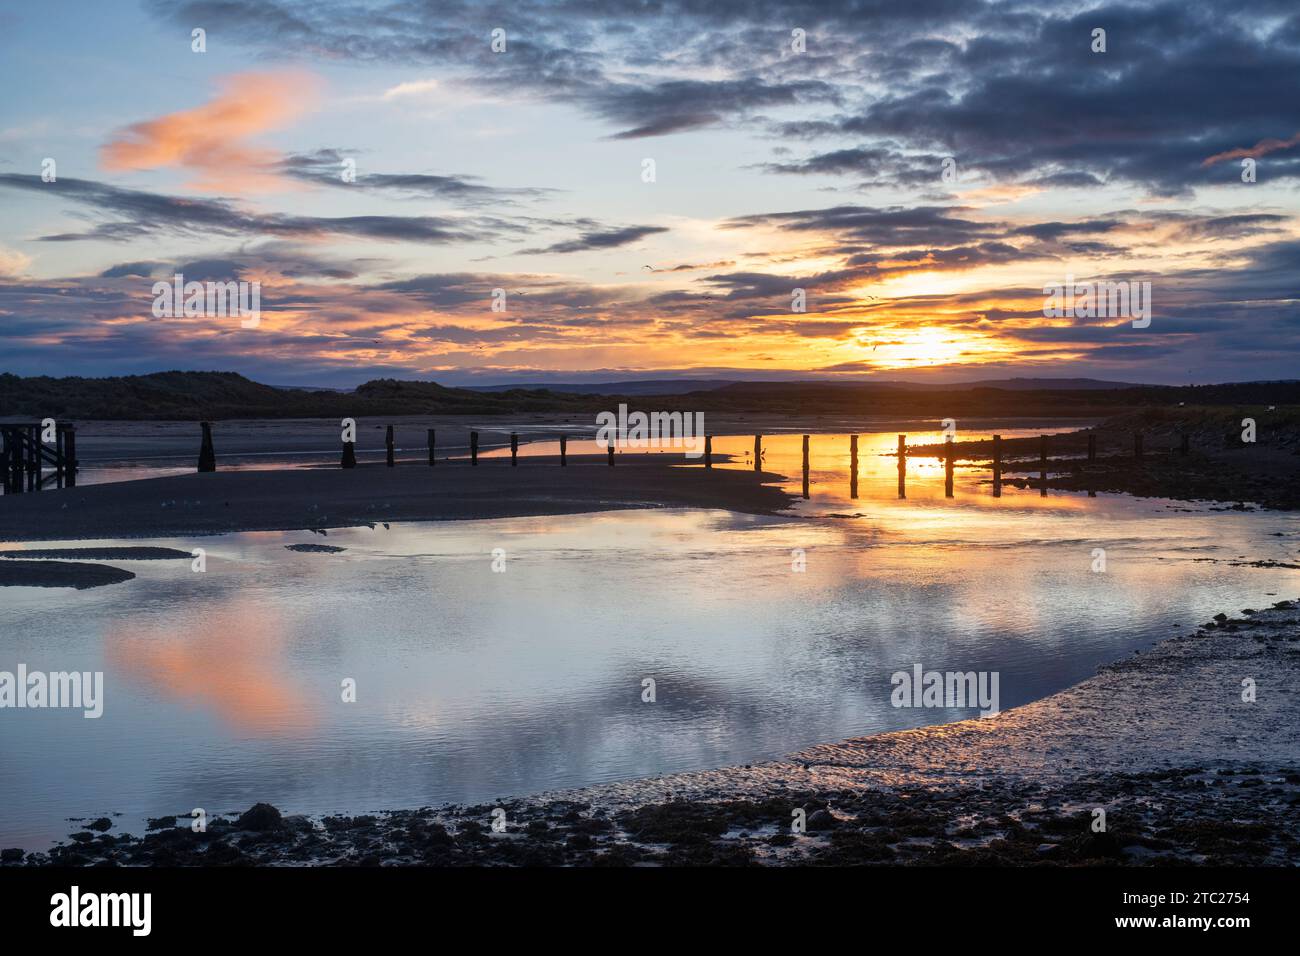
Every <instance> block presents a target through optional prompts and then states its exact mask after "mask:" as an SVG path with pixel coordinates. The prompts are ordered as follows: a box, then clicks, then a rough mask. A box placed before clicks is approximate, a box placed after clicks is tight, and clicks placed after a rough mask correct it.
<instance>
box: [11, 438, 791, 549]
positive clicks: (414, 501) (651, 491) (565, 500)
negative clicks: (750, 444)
mask: <svg viewBox="0 0 1300 956" xmlns="http://www.w3.org/2000/svg"><path fill="white" fill-rule="evenodd" d="M715 460H719V461H720V460H722V456H715ZM681 462H682V459H681V457H680V456H671V457H670V456H668V455H632V454H629V455H619V456H618V464H617V465H616V466H615V467H613V468H611V467H609V466H608V465H607V464H606V462H605V459H604V458H603V457H593V456H575V455H570V456H569V465H568V466H567V467H563V468H562V467H560V465H559V461H558V459H557V458H550V457H543V456H539V457H532V458H526V459H525V458H520V461H519V465H518V467H511V465H510V461H509V459H506V458H494V459H484V460H482V461H480V462H479V464H478V466H477V467H471V466H470V465H469V463H468V462H465V461H455V462H442V461H440V462H439V463H438V464H437V466H435V467H433V468H430V467H429V466H428V465H427V464H425V465H423V466H420V465H415V464H406V465H402V466H399V467H396V468H386V467H384V466H383V465H371V464H363V465H359V466H358V467H356V468H354V469H342V468H339V467H337V466H335V467H331V468H295V469H286V470H282V471H225V472H223V471H217V472H213V473H207V474H199V473H194V474H188V475H177V476H174V477H170V478H148V479H143V480H140V481H129V482H115V483H110V484H102V485H89V486H79V487H76V488H64V489H61V490H58V491H44V492H40V493H36V494H22V495H4V496H0V541H10V542H16V541H34V540H39V541H65V540H73V539H85V538H157V537H177V536H184V535H206V534H221V533H224V532H231V531H292V530H302V529H319V530H326V531H327V530H328V529H329V528H339V527H355V526H358V525H363V524H372V523H377V522H384V521H443V520H453V519H455V520H464V519H472V518H510V517H527V516H535V515H552V514H578V513H582V512H595V511H614V510H619V509H627V508H667V507H675V508H682V507H685V508H723V509H727V510H730V511H737V512H742V513H746V514H773V513H776V512H778V511H780V510H782V509H783V508H786V507H788V506H789V504H790V502H791V501H792V500H793V499H791V497H790V496H789V495H788V494H786V493H785V492H784V491H782V490H780V489H779V488H777V487H775V485H773V484H772V483H773V482H776V481H778V480H779V476H777V475H773V474H769V473H763V474H758V473H755V472H750V471H743V470H739V469H721V468H714V469H711V470H706V469H705V468H704V467H703V465H702V464H699V463H695V464H691V465H686V466H681Z"/></svg>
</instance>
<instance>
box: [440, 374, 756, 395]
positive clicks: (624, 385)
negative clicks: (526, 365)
mask: <svg viewBox="0 0 1300 956" xmlns="http://www.w3.org/2000/svg"><path fill="white" fill-rule="evenodd" d="M735 384H737V380H736V379H727V378H717V379H709V378H651V379H640V380H634V381H628V382H554V383H549V384H531V385H523V384H520V385H466V386H464V387H465V388H467V389H469V390H470V391H471V392H508V391H511V390H513V389H520V388H522V389H531V390H535V391H548V392H562V393H564V394H567V395H682V394H684V393H686V392H707V391H710V390H712V389H715V388H724V387H725V386H727V385H735Z"/></svg>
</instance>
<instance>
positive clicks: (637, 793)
mask: <svg viewBox="0 0 1300 956" xmlns="http://www.w3.org/2000/svg"><path fill="white" fill-rule="evenodd" d="M1247 677H1249V678H1250V679H1252V680H1254V681H1255V682H1256V696H1255V699H1254V700H1253V701H1246V700H1244V699H1243V690H1242V681H1243V680H1244V679H1245V678H1247ZM1297 679H1300V601H1291V600H1287V601H1279V602H1277V603H1276V604H1275V605H1274V606H1273V607H1272V608H1269V609H1267V610H1262V611H1253V610H1249V609H1248V611H1244V612H1242V616H1241V617H1238V618H1229V617H1228V616H1227V615H1224V614H1220V615H1217V616H1216V619H1215V620H1214V621H1211V622H1208V623H1207V624H1205V625H1202V626H1201V627H1200V628H1198V629H1197V630H1196V632H1195V633H1194V634H1190V635H1181V636H1177V637H1172V638H1169V639H1167V640H1165V641H1162V642H1160V643H1159V644H1157V645H1155V646H1154V647H1152V648H1151V649H1149V650H1147V651H1144V652H1140V653H1136V654H1134V655H1133V656H1131V657H1128V658H1125V659H1122V660H1120V661H1116V662H1114V663H1111V664H1107V665H1104V666H1102V667H1101V668H1099V670H1098V673H1097V675H1096V676H1094V677H1091V678H1088V679H1087V680H1084V681H1082V682H1080V683H1078V684H1075V685H1073V686H1072V687H1069V688H1067V689H1065V690H1063V691H1060V692H1058V693H1056V694H1053V695H1051V696H1049V697H1046V698H1043V699H1041V700H1038V701H1035V702H1032V703H1029V704H1025V705H1023V706H1021V707H1017V708H1013V709H1011V710H1008V711H1003V712H1001V713H999V714H996V715H994V716H991V717H988V718H974V719H970V720H964V721H959V722H956V723H948V724H938V725H933V726H928V727H921V728H916V729H912V730H903V731H893V732H889V733H884V734H877V735H873V736H869V737H860V738H851V739H849V740H845V741H841V742H840V743H835V744H823V745H818V746H814V747H810V748H807V749H805V750H802V751H799V752H797V753H794V754H791V755H789V756H787V757H784V758H779V759H777V760H772V761H766V762H763V763H759V764H752V765H747V766H736V767H727V768H721V769H717V770H705V771H694V772H688V773H679V774H672V775H668V776H662V777H652V778H645V779H640V780H632V781H625V782H621V783H614V784H605V785H599V786H594V787H587V788H583V789H578V790H566V791H555V792H547V793H541V794H535V795H533V796H529V797H525V798H520V799H511V800H506V801H503V802H501V803H500V804H499V805H489V804H481V805H475V806H460V805H451V806H443V807H437V808H433V807H424V808H420V809H416V810H396V811H391V812H386V813H381V814H366V815H360V816H355V817H346V816H327V817H323V818H320V819H310V818H308V817H305V816H282V815H281V813H280V811H279V810H277V809H276V808H274V807H271V806H269V805H266V804H257V805H255V806H254V807H252V808H251V809H250V810H248V811H247V812H245V813H244V814H242V815H241V816H240V817H239V818H238V819H234V818H227V819H216V818H214V819H212V820H210V822H209V826H208V829H207V831H206V832H204V833H193V832H192V831H191V830H190V828H189V825H188V824H189V818H188V817H179V818H178V817H163V818H160V819H157V820H153V821H151V828H150V832H149V833H148V834H146V835H145V836H144V837H135V836H130V835H121V836H118V835H114V834H112V833H111V832H109V831H110V830H111V825H112V824H111V820H109V819H108V818H102V819H100V820H96V821H94V822H93V823H91V824H88V828H87V829H86V830H83V831H80V832H78V833H75V834H73V835H72V837H71V842H70V843H66V844H60V845H57V846H55V847H54V848H52V849H51V850H50V851H49V852H47V853H40V852H36V853H29V854H27V855H26V856H25V857H24V856H22V855H21V854H19V853H18V851H14V850H10V851H7V852H5V854H4V858H5V862H7V863H9V864H11V865H23V864H25V865H33V866H47V865H56V866H90V865H131V866H140V865H181V866H210V865H357V866H370V865H437V866H445V865H525V866H600V865H698V864H706V865H748V864H763V865H778V866H779V865H861V864H871V865H1103V864H1104V865H1136V866H1141V865H1175V864H1181V865H1187V864H1194V865H1195V864H1219V865H1229V866H1234V865H1236V866H1241V865H1274V866H1284V865H1286V866H1294V865H1297V864H1300V827H1297V823H1296V822H1297V819H1300V740H1298V739H1297V735H1296V734H1295V733H1294V727H1295V726H1296V725H1297V723H1298V722H1300V696H1298V695H1295V694H1294V693H1292V692H1291V691H1290V688H1291V687H1293V686H1294V685H1295V683H1296V681H1297ZM497 806H499V807H500V808H501V809H503V810H504V811H505V814H506V829H505V831H504V832H493V830H492V820H493V816H492V814H493V810H494V809H496V807H497ZM796 810H803V811H804V812H805V814H806V819H807V832H806V833H803V834H799V835H794V834H792V833H791V828H790V821H791V819H792V814H793V813H794V812H795V811H796ZM1098 810H1102V811H1105V814H1106V822H1107V826H1106V829H1105V830H1104V831H1097V830H1096V829H1095V821H1096V819H1097V811H1098ZM92 831H97V832H92ZM16 854H18V855H16Z"/></svg>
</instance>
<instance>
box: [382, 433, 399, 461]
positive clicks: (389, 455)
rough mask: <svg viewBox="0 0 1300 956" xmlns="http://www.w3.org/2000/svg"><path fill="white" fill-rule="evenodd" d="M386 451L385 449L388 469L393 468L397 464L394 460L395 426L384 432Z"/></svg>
mask: <svg viewBox="0 0 1300 956" xmlns="http://www.w3.org/2000/svg"><path fill="white" fill-rule="evenodd" d="M384 449H385V456H386V458H385V460H386V461H387V463H388V467H389V468H392V467H393V466H394V465H396V464H397V462H396V461H394V460H393V426H392V425H389V426H388V430H387V431H386V432H384Z"/></svg>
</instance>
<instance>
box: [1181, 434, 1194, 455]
mask: <svg viewBox="0 0 1300 956" xmlns="http://www.w3.org/2000/svg"><path fill="white" fill-rule="evenodd" d="M1191 450H1192V439H1191V436H1189V435H1188V434H1187V432H1183V434H1182V437H1181V438H1180V439H1179V445H1178V454H1180V455H1182V456H1183V457H1184V458H1186V457H1187V453H1188V452H1190V451H1191Z"/></svg>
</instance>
